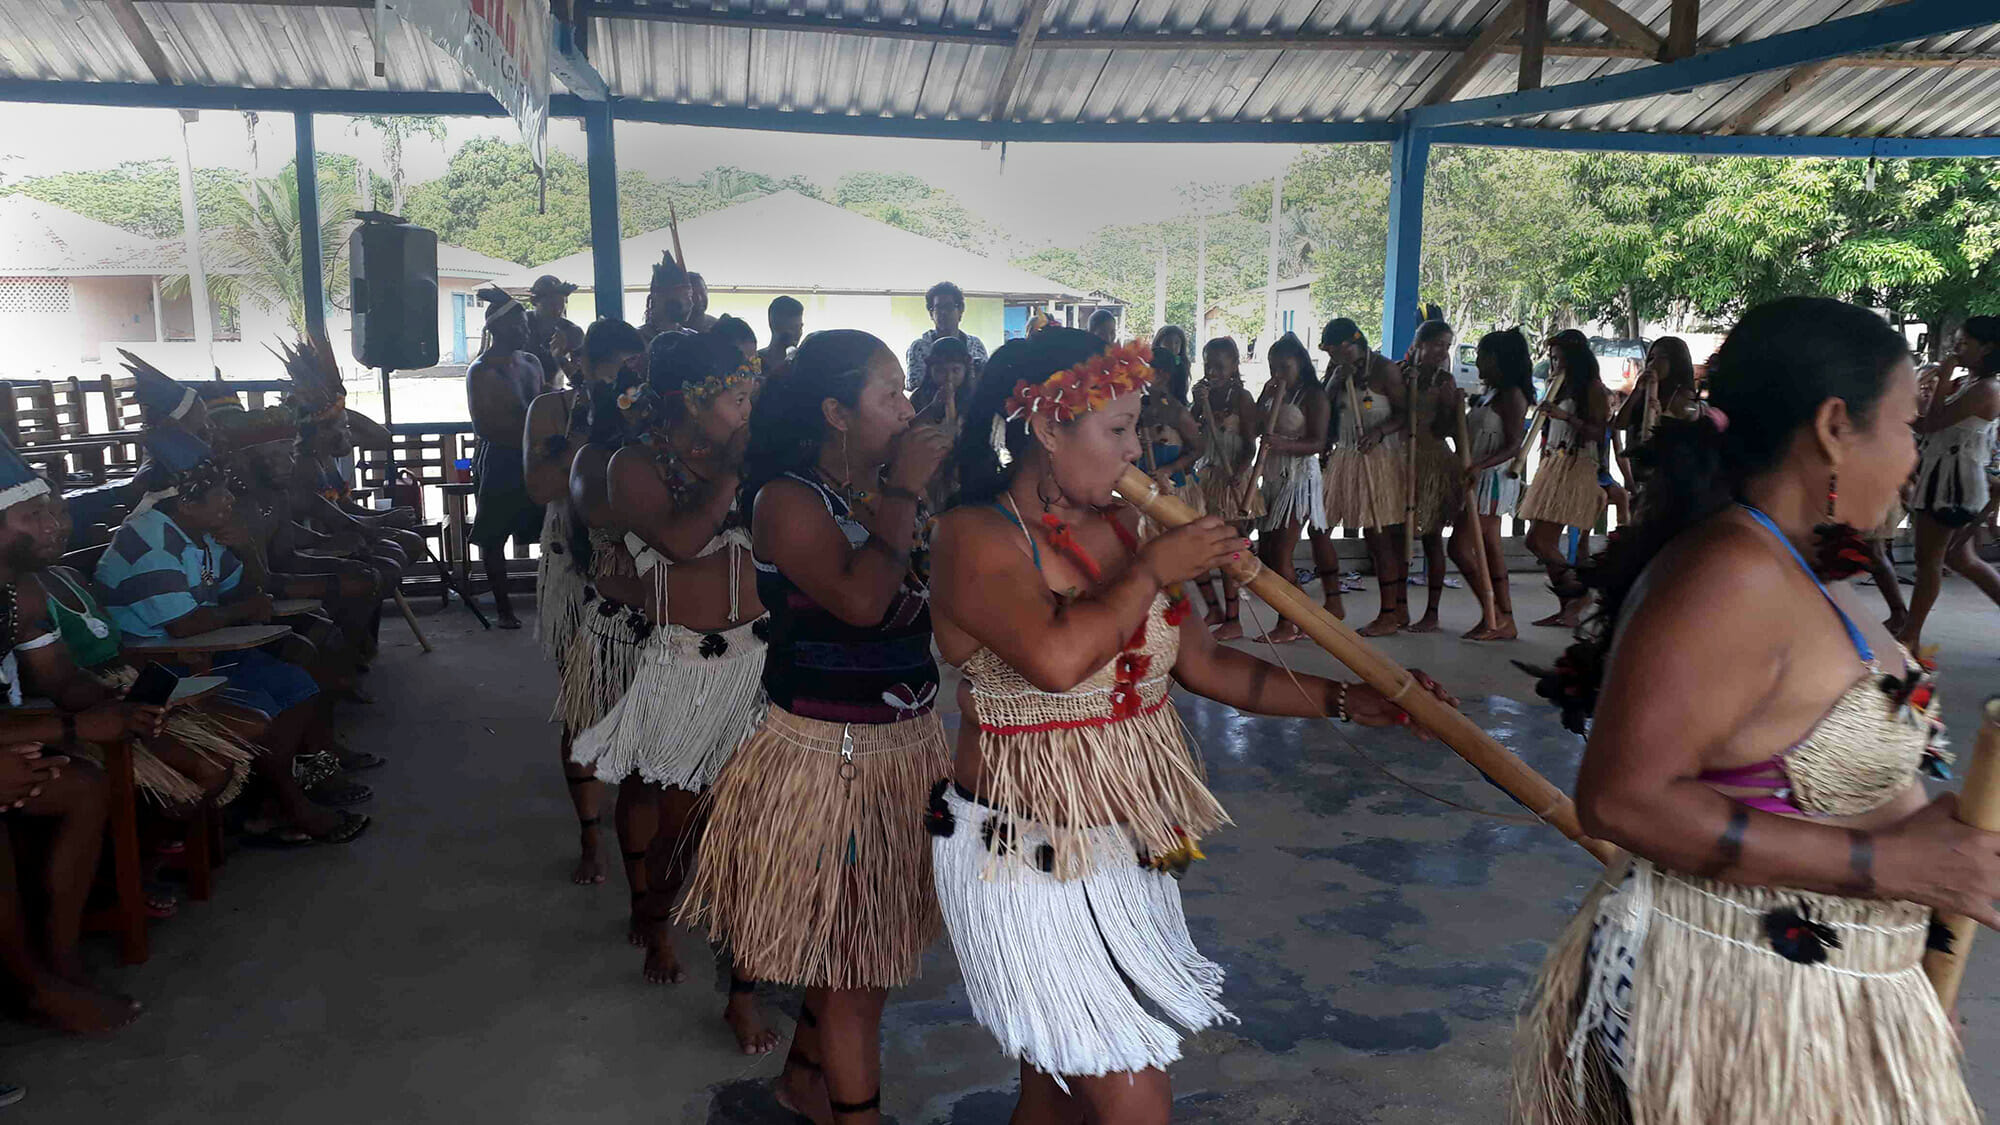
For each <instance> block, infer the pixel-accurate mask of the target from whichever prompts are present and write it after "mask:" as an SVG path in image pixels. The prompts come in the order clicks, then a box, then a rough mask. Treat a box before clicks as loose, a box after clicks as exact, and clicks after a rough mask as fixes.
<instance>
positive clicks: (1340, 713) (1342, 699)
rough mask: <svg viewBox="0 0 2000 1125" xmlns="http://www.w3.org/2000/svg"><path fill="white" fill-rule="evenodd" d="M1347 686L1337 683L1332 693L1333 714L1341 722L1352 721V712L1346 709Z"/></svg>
mask: <svg viewBox="0 0 2000 1125" xmlns="http://www.w3.org/2000/svg"><path fill="white" fill-rule="evenodd" d="M1347 688H1348V685H1347V684H1345V683H1342V684H1337V685H1335V687H1334V693H1333V714H1334V717H1335V718H1338V719H1339V720H1340V721H1341V722H1343V723H1351V722H1353V721H1354V712H1352V711H1350V710H1348V709H1347Z"/></svg>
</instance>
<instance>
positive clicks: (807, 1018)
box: [799, 1004, 819, 1027]
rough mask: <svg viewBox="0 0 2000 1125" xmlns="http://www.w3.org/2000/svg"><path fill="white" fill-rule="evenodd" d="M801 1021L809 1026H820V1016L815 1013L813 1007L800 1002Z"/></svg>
mask: <svg viewBox="0 0 2000 1125" xmlns="http://www.w3.org/2000/svg"><path fill="white" fill-rule="evenodd" d="M799 1022H800V1023H802V1024H805V1025H806V1026H807V1027H818V1026H819V1017H818V1016H816V1015H813V1010H812V1009H811V1008H808V1007H806V1006H805V1005H804V1004H800V1005H799Z"/></svg>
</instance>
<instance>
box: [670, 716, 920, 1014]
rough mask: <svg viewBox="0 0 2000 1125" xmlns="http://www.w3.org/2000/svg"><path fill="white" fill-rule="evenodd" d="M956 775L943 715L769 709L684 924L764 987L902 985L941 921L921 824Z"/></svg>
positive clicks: (706, 853)
mask: <svg viewBox="0 0 2000 1125" xmlns="http://www.w3.org/2000/svg"><path fill="white" fill-rule="evenodd" d="M950 766H951V761H950V752H949V750H948V748H947V747H946V744H945V737H944V727H943V726H942V725H941V724H940V723H939V722H938V718H937V715H936V714H935V713H933V712H926V713H924V714H923V715H920V716H918V717H916V718H912V719H905V720H903V721H902V722H899V723H889V724H883V725H863V724H851V725H850V724H842V723H827V722H820V721H819V720H816V719H807V718H802V717H800V716H798V715H794V714H792V713H791V712H789V711H786V710H784V709H783V708H781V707H776V706H772V707H769V708H767V709H766V710H765V713H764V721H763V722H762V723H761V724H759V726H758V727H757V729H756V730H755V731H753V732H751V734H750V736H749V738H747V739H745V740H744V742H743V745H741V746H739V747H738V748H737V749H736V752H735V753H734V754H733V755H731V756H730V759H729V763H728V764H727V765H725V766H724V767H723V769H722V774H721V776H720V777H718V778H717V779H716V782H715V787H714V788H713V789H712V790H710V802H711V803H710V806H709V812H708V828H707V830H706V831H705V832H704V833H703V836H702V841H701V852H700V854H699V857H698V859H697V861H696V868H695V875H694V878H693V880H692V885H691V886H690V887H689V889H688V897H687V901H686V902H685V903H684V904H683V905H682V907H681V911H680V918H681V919H682V920H684V921H691V922H693V923H695V924H697V925H705V926H707V928H708V932H709V937H710V940H712V941H718V942H727V943H728V945H729V947H730V950H731V952H732V954H733V955H734V956H735V959H736V966H737V971H738V972H739V973H741V974H742V975H743V976H745V977H748V978H751V979H754V980H760V981H771V982H773V983H775V984H786V985H793V986H796V987H803V988H839V989H849V988H899V987H901V986H902V985H904V984H906V983H908V982H909V981H910V980H912V979H913V978H915V977H916V975H917V970H918V968H919V966H920V965H921V962H922V960H923V954H924V950H925V949H926V948H927V947H928V946H929V945H930V944H931V943H932V942H933V941H935V940H937V936H938V932H939V931H940V930H941V929H942V928H943V926H944V923H943V920H942V919H941V918H940V917H939V916H938V906H937V894H936V890H935V889H934V888H933V886H932V884H931V849H930V837H929V836H928V835H926V834H925V832H924V825H923V819H924V798H925V795H926V794H927V793H928V792H929V791H930V787H931V784H932V783H933V782H935V781H936V780H937V779H938V778H940V777H942V776H944V775H945V774H946V773H947V772H948V771H949V769H950Z"/></svg>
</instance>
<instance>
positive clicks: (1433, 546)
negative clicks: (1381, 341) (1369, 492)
mask: <svg viewBox="0 0 2000 1125" xmlns="http://www.w3.org/2000/svg"><path fill="white" fill-rule="evenodd" d="M1454 338H1455V337H1454V336H1453V334H1452V330H1451V325H1449V324H1446V323H1445V322H1444V321H1442V320H1427V321H1424V322H1423V323H1422V324H1419V325H1417V333H1416V335H1415V337H1413V338H1412V339H1411V341H1410V358H1409V359H1408V360H1406V361H1405V362H1404V364H1403V371H1404V376H1405V378H1406V379H1408V380H1409V385H1410V386H1411V387H1413V388H1414V389H1415V392H1416V393H1415V394H1414V395H1413V396H1412V397H1411V399H1410V415H1411V418H1410V436H1411V439H1412V440H1414V441H1415V442H1416V443H1417V456H1416V464H1417V475H1416V491H1417V503H1416V512H1417V526H1415V527H1406V528H1404V529H1403V533H1404V534H1405V535H1415V536H1417V537H1418V538H1419V539H1420V540H1421V541H1422V543H1423V546H1424V590H1425V594H1426V598H1425V601H1424V615H1423V617H1422V618H1420V619H1418V620H1417V621H1414V622H1412V623H1410V624H1409V625H1408V626H1407V628H1408V629H1409V631H1410V632H1412V633H1435V632H1437V630H1438V603H1439V602H1442V601H1443V600H1444V577H1445V575H1444V567H1445V549H1444V528H1445V524H1447V523H1449V522H1450V521H1451V518H1452V516H1453V515H1455V514H1457V513H1458V510H1459V509H1460V508H1463V507H1464V506H1465V488H1464V483H1465V471H1464V469H1463V468H1462V467H1461V466H1460V462H1459V458H1458V454H1456V453H1454V452H1452V450H1451V447H1450V446H1448V445H1446V444H1445V439H1446V438H1449V437H1452V436H1454V435H1455V434H1456V433H1457V432H1458V416H1459V415H1460V414H1462V413H1464V411H1465V406H1464V403H1463V401H1462V399H1461V397H1460V395H1459V393H1458V384H1457V383H1456V382H1455V381H1454V380H1453V379H1452V376H1451V345H1452V341H1453V339H1454ZM1454 538H1455V537H1454ZM1397 550H1398V557H1400V558H1402V559H1404V560H1405V561H1406V562H1407V560H1408V559H1409V557H1410V549H1409V546H1408V544H1407V541H1405V542H1404V544H1403V545H1401V546H1399V547H1398V548H1397ZM1460 571H1461V572H1462V573H1465V571H1464V567H1463V566H1461V567H1460ZM1466 579H1467V581H1468V582H1469V581H1471V580H1472V577H1471V575H1470V573H1466ZM1404 585H1405V586H1406V587H1407V586H1408V585H1409V581H1408V576H1407V574H1406V575H1405V578H1404Z"/></svg>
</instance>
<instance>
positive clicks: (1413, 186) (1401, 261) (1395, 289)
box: [1378, 126, 1431, 356]
mask: <svg viewBox="0 0 2000 1125" xmlns="http://www.w3.org/2000/svg"><path fill="white" fill-rule="evenodd" d="M1430 159H1431V135H1430V133H1429V132H1427V131H1425V130H1422V129H1415V128H1411V127H1409V126H1404V127H1403V128H1402V129H1401V130H1400V131H1398V132H1397V134H1396V139H1395V140H1394V141H1393V142H1391V144H1390V147H1389V248H1388V258H1387V260H1386V262H1385V268H1384V270H1383V271H1382V338H1381V340H1380V341H1379V342H1378V346H1379V347H1380V348H1381V349H1382V354H1383V355H1387V356H1399V355H1402V354H1403V352H1404V351H1405V350H1407V349H1408V348H1409V346H1410V341H1411V339H1413V338H1414V337H1415V336H1416V334H1417V301H1418V296H1419V295H1418V290H1417V270H1418V267H1419V266H1420V265H1421V264H1422V259H1423V250H1424V176H1425V174H1426V173H1427V172H1428V171H1429V170H1430Z"/></svg>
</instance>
